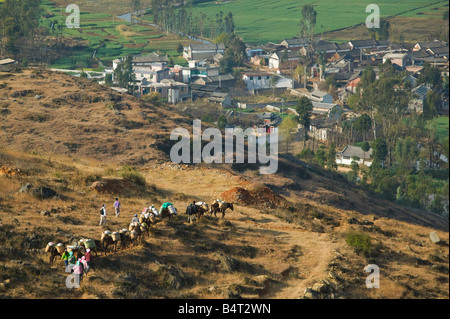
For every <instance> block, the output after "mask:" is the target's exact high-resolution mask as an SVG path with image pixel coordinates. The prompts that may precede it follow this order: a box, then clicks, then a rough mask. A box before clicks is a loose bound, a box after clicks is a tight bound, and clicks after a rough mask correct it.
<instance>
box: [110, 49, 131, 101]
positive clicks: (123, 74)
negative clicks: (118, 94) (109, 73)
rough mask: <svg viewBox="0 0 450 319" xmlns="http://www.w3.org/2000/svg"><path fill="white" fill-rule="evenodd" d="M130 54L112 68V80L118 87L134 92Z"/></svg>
mask: <svg viewBox="0 0 450 319" xmlns="http://www.w3.org/2000/svg"><path fill="white" fill-rule="evenodd" d="M132 60H133V58H132V56H131V55H129V56H127V57H126V59H125V60H124V61H123V62H122V63H119V64H118V66H117V67H116V69H115V70H114V80H115V82H116V83H117V85H118V86H119V87H122V88H126V89H128V92H130V93H131V94H133V93H134V83H135V74H134V72H133V63H132Z"/></svg>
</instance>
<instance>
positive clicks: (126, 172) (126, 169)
mask: <svg viewBox="0 0 450 319" xmlns="http://www.w3.org/2000/svg"><path fill="white" fill-rule="evenodd" d="M119 175H120V176H121V177H122V178H125V179H127V180H129V181H132V182H133V183H135V184H137V185H140V186H146V185H147V182H146V180H145V177H144V176H143V175H142V174H141V173H140V172H139V171H138V170H137V169H136V168H135V167H133V166H129V165H123V166H122V167H121V168H120V169H119Z"/></svg>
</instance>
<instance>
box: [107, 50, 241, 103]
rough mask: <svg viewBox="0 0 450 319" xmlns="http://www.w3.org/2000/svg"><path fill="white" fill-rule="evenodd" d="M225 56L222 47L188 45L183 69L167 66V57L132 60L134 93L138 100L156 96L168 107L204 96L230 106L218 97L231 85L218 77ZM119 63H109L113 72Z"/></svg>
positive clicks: (232, 80)
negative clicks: (145, 96) (168, 105)
mask: <svg viewBox="0 0 450 319" xmlns="http://www.w3.org/2000/svg"><path fill="white" fill-rule="evenodd" d="M224 53H225V46H224V44H223V43H219V44H215V43H210V44H204V43H201V44H190V45H189V46H187V47H185V48H184V51H183V57H184V58H185V59H186V60H187V64H188V65H187V66H180V65H174V66H169V57H168V56H167V55H160V54H157V53H155V52H153V53H151V54H144V55H134V56H132V69H133V73H134V75H135V76H134V78H135V82H134V86H135V92H138V93H137V94H138V95H140V96H143V95H146V94H151V93H159V95H160V96H161V97H162V98H164V99H166V100H167V101H168V103H171V104H175V103H178V102H181V101H184V100H187V99H195V98H197V97H205V96H208V97H210V98H211V101H213V102H216V103H221V104H223V105H224V106H228V103H229V106H231V102H230V98H229V97H228V96H227V95H226V94H224V93H222V92H221V91H222V90H229V89H230V88H232V87H234V85H235V82H236V81H235V78H234V77H233V75H232V74H222V73H221V72H220V67H219V63H220V60H221V59H222V58H223V54H224ZM122 62H123V59H116V60H114V61H113V70H112V72H113V73H114V70H115V69H116V68H117V66H118V65H119V64H120V63H122Z"/></svg>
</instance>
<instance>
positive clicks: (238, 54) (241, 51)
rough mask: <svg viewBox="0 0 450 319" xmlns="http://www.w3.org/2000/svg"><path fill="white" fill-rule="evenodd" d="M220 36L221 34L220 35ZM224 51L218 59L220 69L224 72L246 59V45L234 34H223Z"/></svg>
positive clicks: (239, 64)
mask: <svg viewBox="0 0 450 319" xmlns="http://www.w3.org/2000/svg"><path fill="white" fill-rule="evenodd" d="M221 36H222V35H221ZM223 43H224V45H225V48H226V49H225V53H224V57H223V58H222V59H221V60H220V70H221V71H222V72H224V73H229V72H231V71H232V70H233V68H235V67H239V66H241V65H243V63H244V62H245V60H246V58H245V57H246V52H245V50H246V48H247V46H246V45H245V43H244V42H243V41H242V39H241V38H239V37H238V36H237V35H236V34H234V33H231V34H225V36H224V41H223Z"/></svg>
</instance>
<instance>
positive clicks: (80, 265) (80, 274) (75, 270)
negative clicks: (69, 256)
mask: <svg viewBox="0 0 450 319" xmlns="http://www.w3.org/2000/svg"><path fill="white" fill-rule="evenodd" d="M73 273H74V274H75V275H76V276H78V278H79V281H78V282H81V280H82V279H83V263H82V262H81V258H80V259H78V261H77V262H76V264H75V266H74V267H73Z"/></svg>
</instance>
